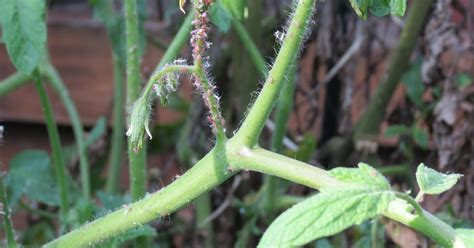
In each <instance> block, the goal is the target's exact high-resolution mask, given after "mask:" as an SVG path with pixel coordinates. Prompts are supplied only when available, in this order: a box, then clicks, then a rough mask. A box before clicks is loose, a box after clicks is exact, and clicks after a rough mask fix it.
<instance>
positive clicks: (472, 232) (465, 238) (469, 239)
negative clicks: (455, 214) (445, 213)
mask: <svg viewBox="0 0 474 248" xmlns="http://www.w3.org/2000/svg"><path fill="white" fill-rule="evenodd" d="M455 232H456V236H457V237H459V238H460V239H461V240H460V241H462V242H463V243H464V246H465V247H466V248H474V229H466V228H457V229H455ZM457 242H459V241H458V240H456V243H455V244H454V247H462V246H461V245H460V244H458V243H457Z"/></svg>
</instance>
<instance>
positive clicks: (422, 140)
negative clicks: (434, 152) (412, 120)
mask: <svg viewBox="0 0 474 248" xmlns="http://www.w3.org/2000/svg"><path fill="white" fill-rule="evenodd" d="M412 135H413V140H414V141H415V143H416V144H417V145H419V146H420V147H421V148H423V149H428V142H429V141H428V140H429V138H428V133H427V132H426V130H425V129H422V128H418V127H413V128H412Z"/></svg>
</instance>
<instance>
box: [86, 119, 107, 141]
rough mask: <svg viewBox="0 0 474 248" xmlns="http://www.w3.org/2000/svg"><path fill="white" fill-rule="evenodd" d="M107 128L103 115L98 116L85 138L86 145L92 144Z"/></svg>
mask: <svg viewBox="0 0 474 248" xmlns="http://www.w3.org/2000/svg"><path fill="white" fill-rule="evenodd" d="M106 130H107V123H106V121H105V117H103V116H102V117H100V118H99V120H97V122H96V123H95V125H94V127H92V129H91V131H90V132H89V135H88V136H87V138H86V147H89V146H90V145H92V144H94V142H96V141H97V140H98V139H99V138H100V137H101V136H102V135H104V134H105V131H106Z"/></svg>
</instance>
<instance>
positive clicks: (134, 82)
mask: <svg viewBox="0 0 474 248" xmlns="http://www.w3.org/2000/svg"><path fill="white" fill-rule="evenodd" d="M124 11H125V31H126V36H127V37H126V43H127V45H126V51H127V103H128V104H127V105H128V106H131V105H132V104H133V102H135V101H136V100H137V99H138V97H139V95H140V91H141V85H140V82H141V79H140V58H139V52H138V46H139V43H138V30H139V29H138V16H137V2H136V1H134V0H125V1H124ZM130 143H131V142H130V139H129V151H128V153H129V154H128V155H129V166H130V194H131V196H132V200H134V201H136V200H138V199H140V198H141V197H143V196H144V195H145V193H146V147H145V148H144V149H141V150H138V151H136V150H134V149H133V148H132V146H131V145H130Z"/></svg>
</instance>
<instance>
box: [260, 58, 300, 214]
mask: <svg viewBox="0 0 474 248" xmlns="http://www.w3.org/2000/svg"><path fill="white" fill-rule="evenodd" d="M295 76H296V65H294V64H293V65H292V66H291V68H290V69H289V70H288V77H287V78H286V79H285V82H284V85H283V87H282V89H281V92H280V97H279V98H278V100H277V104H276V109H275V119H274V120H275V121H274V123H275V129H274V130H273V134H272V144H271V150H272V151H274V152H281V150H282V148H283V139H284V138H285V135H286V130H287V127H288V119H289V117H290V112H291V110H292V108H293V94H294V91H295V83H294V79H295ZM264 180H265V189H266V193H265V198H264V203H263V205H264V208H265V210H266V211H267V212H269V213H270V214H271V213H272V212H273V210H274V209H275V208H274V206H275V201H276V198H277V185H278V180H277V178H275V177H272V176H269V175H266V176H265V178H264Z"/></svg>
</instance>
